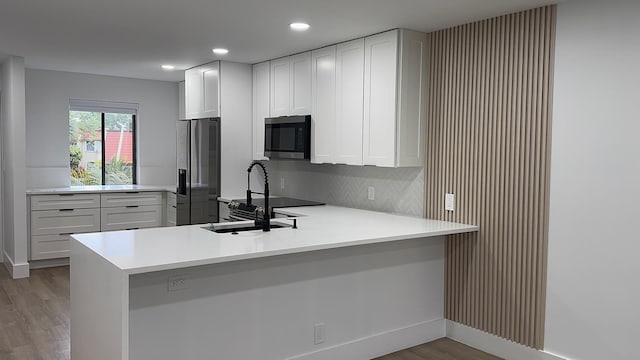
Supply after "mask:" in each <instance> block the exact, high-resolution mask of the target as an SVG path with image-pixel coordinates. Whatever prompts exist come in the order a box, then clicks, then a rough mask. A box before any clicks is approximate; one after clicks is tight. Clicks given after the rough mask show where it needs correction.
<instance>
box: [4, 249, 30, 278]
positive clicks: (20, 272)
mask: <svg viewBox="0 0 640 360" xmlns="http://www.w3.org/2000/svg"><path fill="white" fill-rule="evenodd" d="M2 253H3V263H4V267H6V268H7V270H9V273H10V274H11V277H12V278H14V279H21V278H27V277H29V263H27V262H26V263H23V264H15V263H14V262H13V259H12V258H11V257H10V256H9V254H7V252H6V251H3V252H2Z"/></svg>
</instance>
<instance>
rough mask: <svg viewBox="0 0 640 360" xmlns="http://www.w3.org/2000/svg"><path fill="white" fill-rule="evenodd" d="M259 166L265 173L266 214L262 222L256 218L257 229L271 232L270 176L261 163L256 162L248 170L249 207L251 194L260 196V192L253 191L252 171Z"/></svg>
mask: <svg viewBox="0 0 640 360" xmlns="http://www.w3.org/2000/svg"><path fill="white" fill-rule="evenodd" d="M256 165H257V166H259V167H260V168H261V169H262V172H263V173H264V193H263V195H264V214H263V218H262V220H261V219H259V218H256V227H261V228H262V231H271V214H269V175H267V169H266V168H265V167H264V164H262V163H261V162H259V161H254V162H253V163H251V165H249V168H248V169H247V205H249V206H250V205H251V194H260V193H259V192H255V191H251V170H252V169H253V167H254V166H256Z"/></svg>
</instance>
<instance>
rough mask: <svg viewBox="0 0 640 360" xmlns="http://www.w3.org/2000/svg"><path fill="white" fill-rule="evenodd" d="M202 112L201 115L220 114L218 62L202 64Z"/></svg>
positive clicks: (212, 115) (215, 115) (214, 115)
mask: <svg viewBox="0 0 640 360" xmlns="http://www.w3.org/2000/svg"><path fill="white" fill-rule="evenodd" d="M202 81H203V84H204V86H203V93H202V99H203V100H202V101H203V110H204V111H203V114H202V116H201V117H203V118H208V117H218V116H220V62H218V61H216V62H213V63H211V64H207V65H204V66H203V69H202Z"/></svg>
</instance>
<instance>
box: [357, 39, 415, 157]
mask: <svg viewBox="0 0 640 360" xmlns="http://www.w3.org/2000/svg"><path fill="white" fill-rule="evenodd" d="M364 54H365V62H364V66H365V76H364V89H365V96H364V126H363V130H364V133H363V162H364V164H365V165H376V166H385V167H399V166H423V161H424V147H425V143H424V134H423V133H424V131H425V125H426V65H427V36H426V34H424V33H420V32H416V31H411V30H404V29H402V30H392V31H388V32H385V33H382V34H378V35H373V36H369V37H367V38H365V51H364Z"/></svg>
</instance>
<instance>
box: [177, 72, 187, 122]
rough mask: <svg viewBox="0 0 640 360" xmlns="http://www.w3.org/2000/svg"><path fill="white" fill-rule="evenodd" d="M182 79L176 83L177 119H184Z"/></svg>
mask: <svg viewBox="0 0 640 360" xmlns="http://www.w3.org/2000/svg"><path fill="white" fill-rule="evenodd" d="M184 99H185V97H184V81H180V82H179V83H178V120H185V119H186V114H185V112H184Z"/></svg>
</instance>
